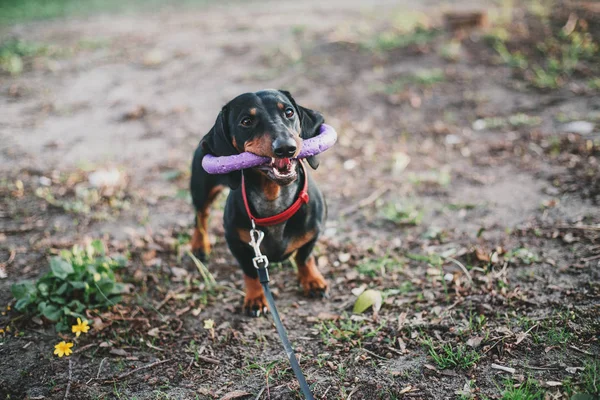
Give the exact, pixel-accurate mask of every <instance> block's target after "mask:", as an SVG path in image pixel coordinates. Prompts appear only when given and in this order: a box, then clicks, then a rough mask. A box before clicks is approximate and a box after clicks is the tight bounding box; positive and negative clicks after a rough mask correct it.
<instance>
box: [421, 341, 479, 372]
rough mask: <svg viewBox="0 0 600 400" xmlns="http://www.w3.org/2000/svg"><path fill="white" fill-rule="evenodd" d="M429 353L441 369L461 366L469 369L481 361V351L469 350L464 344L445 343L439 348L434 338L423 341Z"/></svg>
mask: <svg viewBox="0 0 600 400" xmlns="http://www.w3.org/2000/svg"><path fill="white" fill-rule="evenodd" d="M423 344H424V345H425V347H426V348H427V350H428V352H429V355H430V356H431V358H432V359H433V361H434V362H435V363H436V364H437V366H438V368H440V369H447V368H460V369H469V368H471V367H472V366H473V365H475V363H476V362H477V361H479V358H480V356H479V353H477V352H476V351H474V350H469V349H467V348H466V346H464V345H457V346H454V347H453V346H452V345H451V344H449V343H447V344H443V345H442V346H441V347H440V348H439V349H436V347H435V346H434V344H433V340H432V339H431V338H428V339H427V340H425V341H424V342H423Z"/></svg>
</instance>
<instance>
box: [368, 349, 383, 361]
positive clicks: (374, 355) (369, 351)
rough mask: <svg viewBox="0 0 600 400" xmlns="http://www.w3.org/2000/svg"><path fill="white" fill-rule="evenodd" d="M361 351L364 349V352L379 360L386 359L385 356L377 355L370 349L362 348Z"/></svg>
mask: <svg viewBox="0 0 600 400" xmlns="http://www.w3.org/2000/svg"><path fill="white" fill-rule="evenodd" d="M362 351H364V352H365V353H369V354H370V355H372V356H373V357H376V358H379V359H380V360H387V358H385V357H381V356H380V355H377V354H375V353H373V352H372V351H371V350H367V349H362Z"/></svg>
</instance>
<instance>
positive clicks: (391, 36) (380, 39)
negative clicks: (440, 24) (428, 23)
mask: <svg viewBox="0 0 600 400" xmlns="http://www.w3.org/2000/svg"><path fill="white" fill-rule="evenodd" d="M438 34H439V32H438V31H437V30H435V29H429V28H426V27H424V26H422V25H417V26H416V27H415V28H414V29H413V30H411V31H409V32H406V31H401V30H397V29H393V30H387V31H384V32H381V33H379V34H378V35H377V36H375V38H374V39H372V40H371V41H370V42H368V43H367V44H366V45H365V46H366V47H367V48H368V49H372V50H377V51H384V52H385V51H391V50H397V49H403V48H406V47H409V46H423V45H426V44H427V43H429V42H431V41H432V40H433V39H435V38H436V36H437V35H438Z"/></svg>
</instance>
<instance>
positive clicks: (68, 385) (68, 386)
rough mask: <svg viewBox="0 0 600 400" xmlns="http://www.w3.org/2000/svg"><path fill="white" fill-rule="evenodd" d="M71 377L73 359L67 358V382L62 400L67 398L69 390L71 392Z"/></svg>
mask: <svg viewBox="0 0 600 400" xmlns="http://www.w3.org/2000/svg"><path fill="white" fill-rule="evenodd" d="M72 377H73V359H72V358H69V382H68V383H67V390H65V397H64V400H67V397H69V390H71V378H72Z"/></svg>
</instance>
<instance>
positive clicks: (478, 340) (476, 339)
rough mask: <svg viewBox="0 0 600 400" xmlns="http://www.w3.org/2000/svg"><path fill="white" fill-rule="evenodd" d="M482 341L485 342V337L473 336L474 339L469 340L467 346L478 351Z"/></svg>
mask: <svg viewBox="0 0 600 400" xmlns="http://www.w3.org/2000/svg"><path fill="white" fill-rule="evenodd" d="M482 340H483V337H481V336H473V337H472V338H469V340H467V346H470V347H472V348H474V349H476V348H478V347H479V345H481V341H482Z"/></svg>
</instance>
